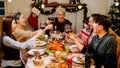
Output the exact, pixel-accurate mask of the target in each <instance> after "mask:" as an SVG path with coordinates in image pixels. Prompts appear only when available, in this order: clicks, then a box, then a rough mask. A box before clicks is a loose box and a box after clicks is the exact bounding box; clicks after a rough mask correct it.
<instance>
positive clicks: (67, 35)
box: [66, 33, 76, 40]
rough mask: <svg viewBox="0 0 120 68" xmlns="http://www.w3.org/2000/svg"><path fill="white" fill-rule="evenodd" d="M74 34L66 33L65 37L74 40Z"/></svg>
mask: <svg viewBox="0 0 120 68" xmlns="http://www.w3.org/2000/svg"><path fill="white" fill-rule="evenodd" d="M75 36H76V35H75V34H74V33H68V34H66V38H69V39H72V40H75Z"/></svg>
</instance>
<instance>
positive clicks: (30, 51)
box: [27, 49, 45, 56]
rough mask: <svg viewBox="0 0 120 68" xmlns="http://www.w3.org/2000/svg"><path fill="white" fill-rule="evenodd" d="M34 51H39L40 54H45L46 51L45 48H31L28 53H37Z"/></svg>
mask: <svg viewBox="0 0 120 68" xmlns="http://www.w3.org/2000/svg"><path fill="white" fill-rule="evenodd" d="M34 51H38V52H39V53H40V55H42V54H44V53H45V49H31V50H29V51H28V52H27V53H28V54H29V55H33V56H34V55H35V53H34Z"/></svg>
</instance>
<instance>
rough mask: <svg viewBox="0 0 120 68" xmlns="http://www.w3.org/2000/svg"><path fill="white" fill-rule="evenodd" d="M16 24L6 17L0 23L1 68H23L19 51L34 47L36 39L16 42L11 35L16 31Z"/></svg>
mask: <svg viewBox="0 0 120 68" xmlns="http://www.w3.org/2000/svg"><path fill="white" fill-rule="evenodd" d="M16 27H17V24H16V22H15V20H13V19H12V17H10V16H8V17H5V18H4V19H3V22H2V34H1V43H0V44H1V45H0V47H1V49H2V50H1V51H2V52H3V54H4V55H3V56H2V58H1V61H2V63H1V66H2V68H24V67H22V62H21V60H20V52H19V50H20V49H25V48H32V47H35V46H36V45H35V44H36V43H35V41H36V37H37V36H38V35H39V34H37V35H36V36H34V37H32V38H31V39H29V40H27V41H26V42H23V43H20V42H18V41H17V40H16V38H15V37H14V35H13V33H12V32H14V31H15V30H16Z"/></svg>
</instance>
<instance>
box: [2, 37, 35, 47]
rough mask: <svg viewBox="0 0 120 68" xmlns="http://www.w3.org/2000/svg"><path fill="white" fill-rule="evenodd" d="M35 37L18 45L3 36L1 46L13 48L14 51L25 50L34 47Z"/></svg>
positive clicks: (16, 42)
mask: <svg viewBox="0 0 120 68" xmlns="http://www.w3.org/2000/svg"><path fill="white" fill-rule="evenodd" d="M35 41H36V40H35V37H32V38H31V39H29V40H27V41H26V42H23V43H20V42H18V41H15V40H13V39H11V38H10V37H8V36H4V37H3V44H4V45H6V46H9V47H11V48H15V49H21V48H22V49H25V48H32V47H35V46H36V45H35V44H36V43H35Z"/></svg>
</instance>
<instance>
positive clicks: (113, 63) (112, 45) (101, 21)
mask: <svg viewBox="0 0 120 68" xmlns="http://www.w3.org/2000/svg"><path fill="white" fill-rule="evenodd" d="M94 15H95V14H93V15H91V16H90V19H89V22H92V25H93V32H95V33H96V35H95V36H94V37H93V39H92V41H91V43H90V44H89V45H88V46H86V47H85V46H83V45H82V44H80V43H79V42H78V40H76V38H75V37H74V35H70V36H69V37H70V38H71V39H73V40H74V42H75V43H76V45H77V47H78V48H79V49H80V50H81V52H83V53H86V52H87V53H91V54H92V55H93V56H92V58H93V59H94V61H95V68H101V67H102V66H104V68H117V56H116V51H117V42H116V39H115V37H114V36H113V35H111V34H110V33H109V27H110V19H109V18H108V17H107V16H105V15H100V14H97V15H98V16H97V17H96V18H94V17H93V16H94Z"/></svg>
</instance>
